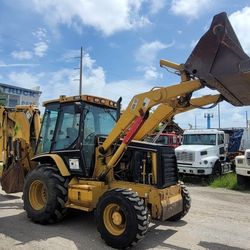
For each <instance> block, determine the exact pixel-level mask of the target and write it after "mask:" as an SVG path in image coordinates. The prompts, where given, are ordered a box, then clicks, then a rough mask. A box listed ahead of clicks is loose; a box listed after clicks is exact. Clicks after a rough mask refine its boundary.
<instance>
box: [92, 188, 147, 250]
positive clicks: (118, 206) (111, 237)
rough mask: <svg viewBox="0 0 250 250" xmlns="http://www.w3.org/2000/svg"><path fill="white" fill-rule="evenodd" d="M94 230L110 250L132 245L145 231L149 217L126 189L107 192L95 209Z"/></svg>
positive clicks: (141, 204)
mask: <svg viewBox="0 0 250 250" xmlns="http://www.w3.org/2000/svg"><path fill="white" fill-rule="evenodd" d="M95 216H96V221H97V229H98V231H99V232H100V234H101V237H102V239H103V240H104V241H105V242H106V243H107V244H108V245H109V246H111V247H114V248H119V249H123V248H126V247H129V246H132V245H135V244H136V243H137V242H138V241H139V240H140V239H142V238H143V237H144V236H145V234H146V232H147V229H148V225H149V215H148V211H147V208H146V207H145V205H144V201H143V199H141V198H139V197H138V195H137V193H135V192H133V191H131V190H127V189H114V190H111V191H108V192H106V193H105V194H104V195H103V196H102V197H101V198H100V201H99V202H98V204H97V208H96V213H95Z"/></svg>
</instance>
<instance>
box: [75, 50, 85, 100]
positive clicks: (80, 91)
mask: <svg viewBox="0 0 250 250" xmlns="http://www.w3.org/2000/svg"><path fill="white" fill-rule="evenodd" d="M75 58H79V59H80V67H79V68H74V69H79V70H80V73H79V74H80V77H79V79H75V80H77V81H79V95H81V94H82V59H83V53H82V46H81V53H80V56H76V57H75Z"/></svg>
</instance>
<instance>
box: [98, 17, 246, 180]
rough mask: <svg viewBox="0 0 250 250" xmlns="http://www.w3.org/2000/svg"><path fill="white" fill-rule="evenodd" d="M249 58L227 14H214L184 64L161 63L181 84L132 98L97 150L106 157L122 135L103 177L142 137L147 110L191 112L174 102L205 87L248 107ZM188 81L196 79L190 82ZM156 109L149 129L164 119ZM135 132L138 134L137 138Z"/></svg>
mask: <svg viewBox="0 0 250 250" xmlns="http://www.w3.org/2000/svg"><path fill="white" fill-rule="evenodd" d="M249 59H250V58H249V57H248V55H247V54H245V53H244V51H243V50H242V47H241V45H240V43H239V41H238V39H237V37H236V35H235V33H234V31H233V28H232V26H231V25H230V22H229V20H228V18H227V15H226V13H220V14H218V15H216V16H215V17H214V19H213V21H212V24H211V26H210V28H209V30H208V31H207V32H206V33H205V35H204V36H203V37H202V38H201V39H200V41H199V42H198V43H197V45H196V47H195V48H194V50H193V52H192V53H191V55H190V56H189V58H188V60H187V61H186V63H185V64H175V63H171V62H168V61H165V60H161V66H166V67H170V68H172V69H175V70H177V71H179V73H180V76H181V83H180V84H177V85H173V86H169V87H165V88H160V89H155V90H151V91H149V92H145V93H142V94H139V95H136V96H134V98H133V99H132V101H131V102H130V104H129V105H128V107H127V109H126V111H125V112H124V113H123V115H122V117H121V118H120V119H119V121H118V122H117V124H116V126H115V127H114V129H113V130H112V131H111V133H110V134H109V136H108V137H107V139H106V140H105V141H104V143H103V145H102V146H100V147H99V152H100V153H102V154H105V153H106V152H107V150H108V149H109V148H110V146H111V145H112V144H113V143H114V141H115V140H117V139H118V138H119V137H122V136H123V135H124V134H125V137H124V138H123V141H122V143H121V145H120V146H119V148H118V149H117V150H116V152H115V154H114V155H113V156H112V157H111V159H110V160H109V162H108V164H107V168H106V170H105V173H103V176H105V175H106V174H107V173H108V171H109V170H110V169H111V168H112V167H114V166H115V165H116V164H117V162H118V160H119V159H120V157H121V156H122V155H123V153H124V152H125V150H126V147H127V144H128V143H129V142H130V141H131V140H132V139H133V138H138V139H140V138H141V137H142V136H143V133H142V132H140V131H143V128H142V129H141V130H140V128H141V127H142V126H143V123H144V122H145V121H146V119H147V116H148V113H149V110H150V108H152V107H154V106H156V105H158V104H167V105H168V106H166V107H164V106H162V105H161V106H162V107H161V106H160V107H159V110H160V111H161V109H162V112H163V111H167V114H166V116H169V117H171V116H172V115H174V113H175V112H184V111H185V110H188V109H189V108H191V109H192V107H191V106H189V107H188V106H186V109H185V110H182V109H178V106H176V105H174V106H172V104H173V103H176V104H177V103H178V100H182V99H183V100H184V101H187V103H188V102H189V101H190V98H191V95H192V93H193V92H194V91H196V90H198V89H200V88H202V87H203V86H207V87H209V88H212V89H216V90H218V91H219V92H220V94H221V95H222V96H223V99H225V100H227V101H228V102H230V103H231V104H233V105H235V106H243V105H249V104H250V96H249V90H250V73H249V72H250V63H249V61H250V60H249ZM191 78H193V79H199V80H190V79H191ZM208 103H210V102H208ZM184 107H185V106H184ZM176 108H177V109H176ZM165 109H166V110H165ZM159 110H157V112H156V114H155V117H152V118H150V120H149V121H148V124H151V128H152V127H154V126H155V124H156V122H158V121H161V119H163V118H165V117H163V115H159V114H160V111H159ZM154 119H156V121H154ZM131 124H132V125H131ZM144 126H145V127H146V129H145V131H150V127H147V126H148V125H147V124H146V125H144ZM139 132H140V133H142V134H140V133H139ZM137 133H139V134H138V135H136V134H137Z"/></svg>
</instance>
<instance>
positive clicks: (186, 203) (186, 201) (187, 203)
mask: <svg viewBox="0 0 250 250" xmlns="http://www.w3.org/2000/svg"><path fill="white" fill-rule="evenodd" d="M180 185H181V196H182V199H183V209H182V211H181V212H180V213H178V214H176V215H174V216H172V217H170V218H168V221H178V220H180V219H182V218H183V217H184V216H185V215H186V214H187V213H188V211H189V209H190V207H191V197H190V194H189V191H188V189H187V187H186V186H185V185H184V183H183V182H180Z"/></svg>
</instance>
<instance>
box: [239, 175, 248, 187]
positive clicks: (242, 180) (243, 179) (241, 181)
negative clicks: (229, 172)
mask: <svg viewBox="0 0 250 250" xmlns="http://www.w3.org/2000/svg"><path fill="white" fill-rule="evenodd" d="M246 183H247V178H246V176H244V175H239V174H237V184H238V185H240V186H245V185H246Z"/></svg>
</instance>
